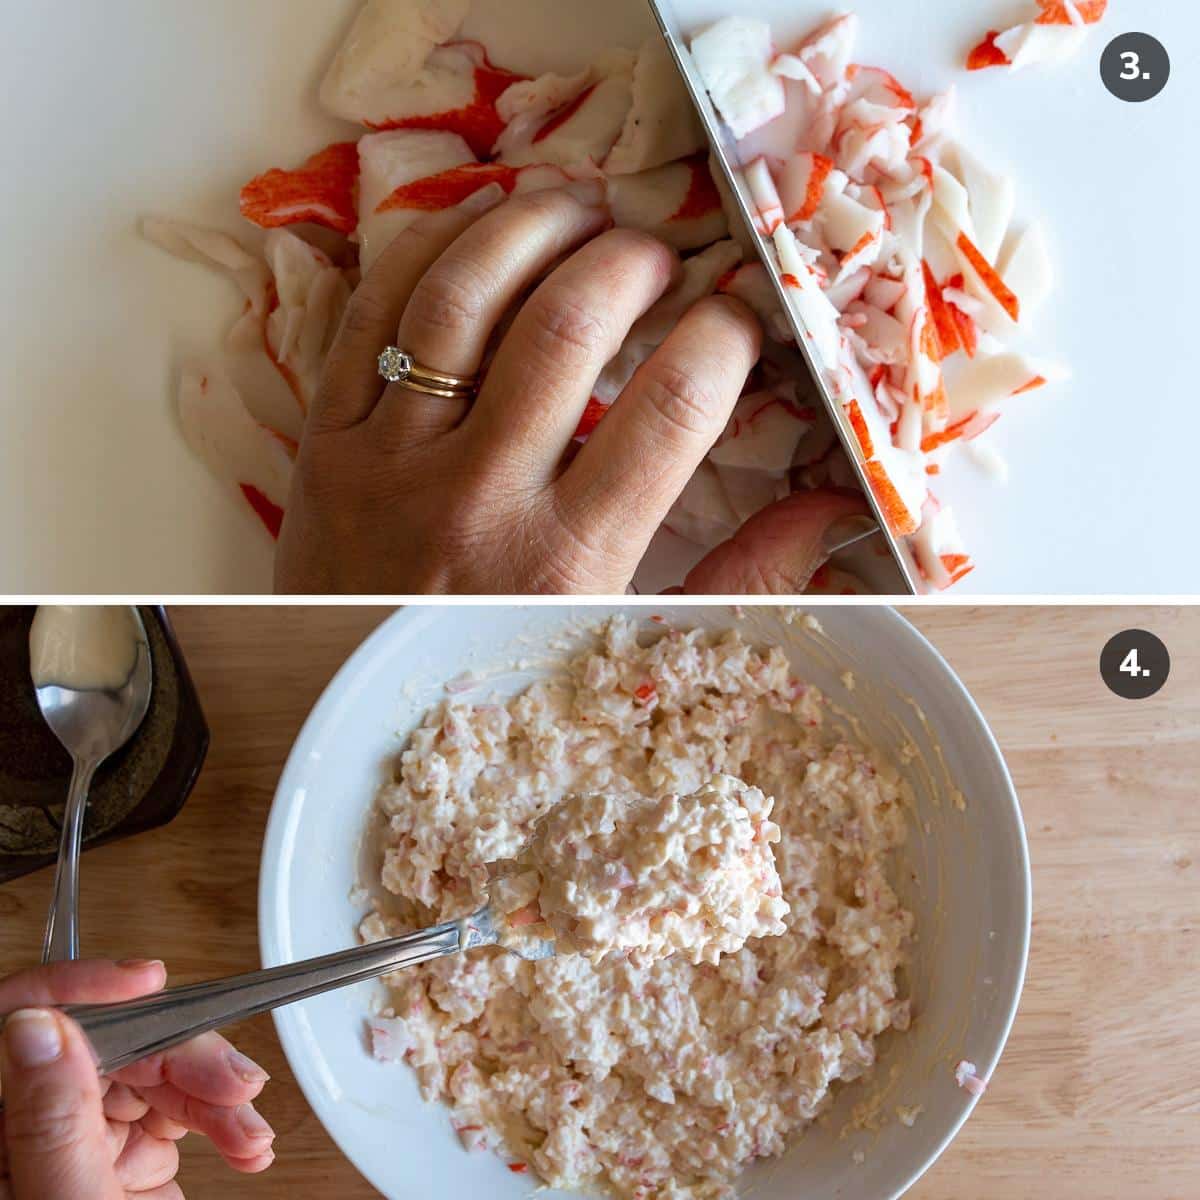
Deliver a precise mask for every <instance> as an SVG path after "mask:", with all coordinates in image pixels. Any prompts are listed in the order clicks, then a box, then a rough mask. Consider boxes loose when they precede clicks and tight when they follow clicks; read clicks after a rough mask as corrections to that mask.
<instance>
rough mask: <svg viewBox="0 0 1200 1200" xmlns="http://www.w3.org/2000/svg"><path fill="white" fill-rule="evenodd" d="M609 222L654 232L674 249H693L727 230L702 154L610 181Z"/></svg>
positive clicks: (718, 236)
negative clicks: (610, 220) (610, 217)
mask: <svg viewBox="0 0 1200 1200" xmlns="http://www.w3.org/2000/svg"><path fill="white" fill-rule="evenodd" d="M608 203H609V207H610V208H611V209H612V215H613V220H614V221H615V222H616V223H617V224H618V225H620V226H623V227H625V228H629V229H641V230H644V231H645V232H646V233H652V234H654V236H655V237H658V238H661V239H662V240H663V241H664V242H667V243H668V244H669V245H672V246H674V247H675V248H676V249H677V250H695V249H697V248H698V247H701V246H709V245H711V244H712V243H713V242H715V241H717V240H719V239H720V238H723V237H724V236H725V234H726V232H727V230H728V222H727V221H726V219H725V210H724V208H723V207H722V205H721V196H720V193H719V192H718V191H717V188H716V185H715V184H714V183H713V179H712V175H711V174H710V173H709V168H708V158H707V156H706V155H700V154H696V155H693V156H692V157H691V158H687V159H683V160H682V161H680V162H673V163H668V164H667V165H666V166H662V167H655V168H653V169H652V170H649V171H641V172H639V173H638V174H636V175H618V176H615V177H613V178H610V179H609V180H608Z"/></svg>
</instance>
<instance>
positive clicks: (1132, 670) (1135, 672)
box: [1117, 646, 1150, 679]
mask: <svg viewBox="0 0 1200 1200" xmlns="http://www.w3.org/2000/svg"><path fill="white" fill-rule="evenodd" d="M1117 670H1118V671H1123V672H1124V673H1125V674H1126V675H1132V676H1133V677H1134V678H1135V679H1136V678H1138V677H1140V676H1143V675H1149V674H1150V672H1149V671H1148V670H1143V669H1142V666H1141V664H1140V663H1139V662H1138V656H1137V647H1136V646H1134V647H1133V649H1132V650H1130V651H1129V653H1128V654H1127V655H1125V661H1124V662H1123V663H1122V664H1121V665H1120V666H1119V667H1118V668H1117Z"/></svg>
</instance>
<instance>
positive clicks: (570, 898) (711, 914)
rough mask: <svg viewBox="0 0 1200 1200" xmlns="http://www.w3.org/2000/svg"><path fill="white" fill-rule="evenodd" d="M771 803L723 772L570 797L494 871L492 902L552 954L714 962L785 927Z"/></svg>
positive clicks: (644, 961) (648, 961)
mask: <svg viewBox="0 0 1200 1200" xmlns="http://www.w3.org/2000/svg"><path fill="white" fill-rule="evenodd" d="M634 694H635V697H637V698H639V699H642V700H643V702H644V703H649V701H650V699H651V696H652V694H653V691H652V689H643V694H642V695H640V696H639V694H638V693H637V692H636V691H635V693H634ZM773 803H774V802H773V801H772V800H771V799H770V798H768V797H766V796H764V795H763V793H762V792H761V791H760V790H759V789H758V788H755V787H750V786H749V785H748V784H745V783H742V782H741V781H740V780H737V779H734V778H732V777H731V776H729V775H717V776H715V777H714V778H713V779H712V780H711V781H710V782H709V783H707V784H706V785H705V786H704V787H702V788H700V789H699V790H698V791H695V792H692V793H689V794H688V795H684V796H679V795H673V794H668V795H666V796H662V797H658V798H655V797H647V796H629V795H625V796H622V795H613V794H598V795H583V796H568V797H567V798H566V799H564V800H563V801H562V802H561V803H560V804H559V805H558V806H557V807H556V808H555V809H554V810H553V811H552V812H550V813H548V814H547V815H546V816H545V817H543V818H542V820H541V821H539V822H538V825H537V828H536V829H535V830H534V833H533V837H532V838H531V839H530V841H529V843H528V845H526V846H525V848H524V849H523V850H522V851H521V853H520V854H519V855H518V856H517V857H516V858H515V859H513V860H512V861H510V862H505V863H501V864H497V866H496V867H494V868H493V876H494V880H493V883H492V885H491V887H490V889H489V894H490V896H491V899H492V904H493V907H495V908H496V909H497V910H498V912H499V913H500V914H502V916H506V917H507V918H508V922H509V925H510V926H512V927H515V929H516V932H517V934H518V935H519V936H521V937H529V936H533V937H537V938H542V937H546V938H549V939H550V940H552V941H554V943H555V951H556V953H558V954H583V955H586V956H587V957H588V958H589V959H590V960H591V961H592V962H594V963H598V962H601V961H603V960H604V959H605V958H606V957H608V956H609V955H612V954H618V955H620V954H624V955H627V956H628V957H629V958H630V960H631V961H633V962H636V963H639V964H641V965H649V964H651V963H653V962H656V961H657V960H659V959H661V958H666V957H668V956H670V955H672V954H679V955H682V956H683V958H685V959H686V960H687V961H688V962H691V963H702V962H707V963H716V962H717V961H718V960H719V959H720V957H721V956H722V955H723V954H735V953H736V952H737V951H738V950H740V949H741V948H742V947H743V946H744V945H745V944H746V941H747V939H749V938H752V937H753V938H761V937H775V936H778V935H779V934H781V933H783V932H784V931H785V928H786V926H785V925H784V923H783V919H782V918H783V917H784V916H785V915H786V913H787V911H788V905H787V902H786V901H784V900H783V898H782V894H781V887H780V883H779V874H778V872H777V871H776V869H775V860H774V857H773V856H772V853H771V846H772V844H773V843H777V842H778V841H779V838H780V831H779V826H778V825H776V824H775V823H774V822H773V821H771V820H770V819H769V818H770V813H771V808H772V805H773Z"/></svg>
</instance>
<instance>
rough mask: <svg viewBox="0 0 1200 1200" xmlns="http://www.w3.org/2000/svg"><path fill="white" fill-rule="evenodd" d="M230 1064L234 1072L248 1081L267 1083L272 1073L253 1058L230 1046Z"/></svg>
mask: <svg viewBox="0 0 1200 1200" xmlns="http://www.w3.org/2000/svg"><path fill="white" fill-rule="evenodd" d="M229 1065H230V1066H231V1067H232V1068H233V1071H234V1074H235V1075H238V1076H239V1077H240V1078H241V1079H243V1080H245V1082H246V1083H266V1082H267V1080H268V1079H270V1078H271V1077H270V1075H268V1074H267V1073H266V1071H264V1070H263V1069H262V1067H260V1066H259V1065H258V1063H256V1062H255V1061H254V1059H252V1058H247V1057H246V1056H245V1055H244V1054H243V1053H242V1052H241V1051H240V1050H235V1049H234V1048H233V1047H232V1046H231V1047H230V1048H229Z"/></svg>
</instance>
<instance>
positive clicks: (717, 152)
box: [649, 0, 925, 596]
mask: <svg viewBox="0 0 1200 1200" xmlns="http://www.w3.org/2000/svg"><path fill="white" fill-rule="evenodd" d="M649 4H650V10H651V12H652V13H653V14H654V19H655V21H656V22H657V24H658V27H659V29H660V31H661V32H662V35H663V37H664V38H665V39H666V43H667V46H668V48H669V49H670V51H671V57H672V58H673V59H674V61H675V64H676V66H677V67H678V68H679V73H680V76H681V78H682V79H683V83H684V86H685V87H686V88H687V92H688V95H689V96H690V98H691V101H692V105H693V107H694V108H695V110H696V113H697V115H698V116H699V118H700V121H701V123H702V124H703V126H704V131H705V133H706V134H707V135H708V140H709V143H710V144H711V147H712V151H713V158H714V159H715V161H716V162H717V164H718V166H719V168H720V171H721V174H722V175H723V176H724V178H725V182H726V184H727V185H728V189H729V192H730V194H731V195H732V196H733V199H734V202H735V203H736V205H737V208H738V211H739V213H740V215H741V218H742V220H743V222H744V224H745V225H746V228H747V230H748V232H749V236H750V239H751V240H752V242H753V244H754V246H755V248H756V249H757V251H758V256H759V258H760V259H761V261H762V264H763V266H764V267H766V269H767V275H768V276H769V277H770V280H771V284H772V286H773V287H774V289H775V292H776V295H777V296H778V299H779V304H780V308H781V309H782V311H783V314H784V316H785V317H786V318H787V321H788V325H789V327H790V328H791V331H792V335H793V337H794V338H795V339H796V345H797V346H798V347H799V350H800V357H801V359H802V360H803V363H804V367H805V368H806V369H807V371H808V376H809V379H808V381H807V382H808V383H809V384H810V385H811V388H812V390H813V391H815V392H816V394H817V396H818V397H819V398H820V401H821V403H822V404H823V406H824V408H825V411H826V412H827V413H828V414H829V419H830V420H831V421H832V422H833V427H834V430H835V431H836V433H837V436H838V440H839V441H840V442H841V445H842V447H843V449H844V450H845V452H846V457H847V458H848V459H849V460H850V464H851V466H852V467H853V469H854V473H855V475H856V477H857V479H858V481H859V484H860V485H861V487H862V491H863V495H864V496H865V497H866V499H867V503H868V504H869V505H870V506H871V511H872V514H873V515H874V517H875V520H876V522H877V523H878V525H879V536H880V537H881V538H882V539H883V540H884V542H885V544H886V545H887V548H888V550H889V552H890V554H891V562H890V563H887V562H886V560H885V564H886V567H887V568H890V569H887V570H886V571H884V572H882V573H883V574H884V575H885V578H884V580H882V581H881V582H883V583H884V585H885V586H884V590H885V592H887V593H888V594H891V595H909V596H911V595H917V594H920V593H921V592H923V591H924V590H925V588H924V585H923V584H922V582H921V573H920V571H919V570H918V568H917V564H916V559H915V558H914V556H913V553H912V550H911V548H910V547H909V545H908V543H907V541H906V540H904V539H902V538H899V537H897V536H896V534H895V533H894V532H893V531H892V529H891V528H890V527H889V525H888V521H887V517H886V514H885V513H884V511H883V508H882V506H881V505H880V503H879V501H878V499H877V498H876V496H875V493H874V491H873V489H872V487H871V483H870V480H869V479H868V478H867V473H866V470H865V467H864V465H863V464H864V457H863V453H862V449H861V447H860V446H859V443H858V436H857V434H856V433H855V432H854V428H853V426H852V425H851V423H850V418H849V417H848V416H847V414H846V409H845V406H844V405H843V404H842V402H841V401H840V400H839V399H838V398H837V396H836V395H835V394H834V392H833V389H832V388H831V387H830V385H829V383H828V381H827V379H826V376H825V371H824V369H823V367H822V365H821V364H820V363H819V362H818V361H817V359H816V357H815V355H814V352H813V349H812V345H813V339H812V336H811V332H810V330H809V329H808V327H807V325H806V323H805V320H804V317H803V315H802V314H801V313H800V312H799V310H798V308H797V305H796V301H795V298H794V297H793V296H791V295H790V294H789V290H788V289H787V288H785V287H784V285H783V281H782V279H781V276H780V266H779V263H778V260H777V257H776V252H775V246H774V244H773V242H771V240H770V239H769V238H768V237H767V236H765V235H764V234H763V233H762V232H761V231H760V224H761V222H760V221H759V220H758V206H757V205H756V204H755V202H754V199H753V197H752V196H751V195H750V191H749V188H748V187H747V184H746V179H745V175H744V173H743V170H742V165H741V162H740V160H739V155H738V149H737V143H736V142H735V140H734V138H733V135H732V134H731V132H730V131H729V129H728V128H727V127H726V125H725V123H724V122H723V121H722V120H721V118H720V116H718V114H717V111H716V108H715V107H714V106H713V103H712V100H711V99H710V97H709V94H708V89H707V87H706V86H705V84H704V81H703V79H701V77H700V73H699V71H698V70H697V69H696V65H695V62H694V60H693V59H692V55H691V51H690V50H689V49H688V47H687V43H686V41H685V34H684V29H683V26H682V23H681V22H680V20H679V17H678V14H677V13H676V11H675V6H674V4H673V3H672V0H649ZM696 32H699V30H697V31H696ZM853 386H854V384H853V382H852V383H851V387H853ZM885 564H883V563H881V564H880V565H881V566H882V565H885ZM876 571H877V572H878V571H879V567H876Z"/></svg>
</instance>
